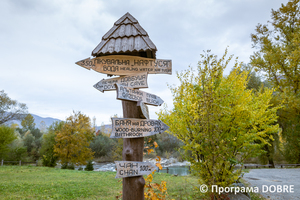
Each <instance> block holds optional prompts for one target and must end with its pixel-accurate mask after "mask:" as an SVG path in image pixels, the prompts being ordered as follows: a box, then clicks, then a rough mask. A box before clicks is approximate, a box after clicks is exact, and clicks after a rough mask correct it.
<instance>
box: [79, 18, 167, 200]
mask: <svg viewBox="0 0 300 200" xmlns="http://www.w3.org/2000/svg"><path fill="white" fill-rule="evenodd" d="M156 51H157V49H156V46H155V45H154V43H153V42H152V41H151V40H150V38H149V36H148V33H147V32H146V31H145V30H144V29H143V28H142V27H141V26H140V25H139V23H138V21H137V20H136V19H135V18H134V17H133V16H132V15H130V14H129V13H126V14H125V15H124V16H122V17H121V18H120V19H119V20H117V21H116V22H115V23H114V26H113V27H112V28H111V29H110V30H109V31H108V32H107V33H106V34H105V35H104V36H103V37H102V41H101V42H100V43H99V44H98V45H97V47H96V48H95V49H94V50H93V51H92V56H95V57H96V58H93V59H90V58H86V59H83V60H80V61H78V62H76V64H77V65H79V66H81V67H84V68H86V69H88V70H90V69H93V70H94V71H96V72H100V73H104V74H107V75H110V76H111V75H116V76H120V77H115V78H111V79H103V80H101V81H99V82H98V83H97V84H95V85H94V87H95V88H96V89H98V90H100V91H101V92H104V91H109V90H116V91H117V99H118V100H122V107H123V118H114V119H112V133H111V136H110V137H111V138H123V152H122V157H123V160H122V161H115V163H116V167H117V176H116V178H123V200H143V199H144V185H145V180H144V178H143V176H142V175H149V174H150V173H151V172H153V171H155V169H156V166H155V165H154V164H153V163H151V162H143V152H144V137H146V136H151V135H154V134H158V133H162V132H164V131H165V130H167V129H168V126H167V125H166V124H164V123H163V122H162V121H160V120H154V119H149V112H148V108H147V107H146V105H145V104H147V105H153V106H160V105H161V104H162V103H163V100H162V99H161V98H160V97H158V96H157V95H155V94H150V93H147V92H144V91H141V90H139V91H138V92H137V91H136V90H138V88H148V83H147V76H148V74H170V75H171V74H172V61H171V60H166V59H156Z"/></svg>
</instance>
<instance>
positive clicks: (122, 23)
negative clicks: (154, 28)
mask: <svg viewBox="0 0 300 200" xmlns="http://www.w3.org/2000/svg"><path fill="white" fill-rule="evenodd" d="M156 51H157V49H156V46H155V45H154V43H153V42H152V41H151V40H150V38H149V36H148V33H147V32H146V31H145V30H144V29H143V28H142V27H141V26H140V24H139V22H138V21H137V20H136V19H135V18H134V17H133V16H132V15H131V14H130V13H126V14H125V15H123V16H122V17H121V18H120V19H119V20H117V21H116V22H115V23H114V26H113V27H112V28H111V29H110V30H109V31H108V32H107V33H106V34H105V35H104V36H103V37H102V41H101V42H100V43H99V44H98V45H97V47H96V48H95V49H94V50H93V51H92V56H97V57H99V56H107V55H134V56H141V57H148V58H156Z"/></svg>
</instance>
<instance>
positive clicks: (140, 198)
mask: <svg viewBox="0 0 300 200" xmlns="http://www.w3.org/2000/svg"><path fill="white" fill-rule="evenodd" d="M122 107H123V118H140V116H141V113H140V111H139V109H138V107H137V102H132V101H122ZM143 151H144V138H143V137H142V138H124V139H123V155H122V156H123V160H124V161H140V162H142V161H143ZM144 185H145V180H144V178H143V176H136V177H129V178H123V200H144V199H145V198H144Z"/></svg>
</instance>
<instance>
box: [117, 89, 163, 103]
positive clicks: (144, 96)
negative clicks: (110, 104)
mask: <svg viewBox="0 0 300 200" xmlns="http://www.w3.org/2000/svg"><path fill="white" fill-rule="evenodd" d="M116 88H117V99H119V100H125V101H136V102H138V101H142V102H144V104H148V105H153V106H160V105H161V104H163V102H164V101H163V100H162V99H161V98H160V97H159V96H156V95H155V94H150V93H147V92H144V91H141V90H136V89H133V88H130V87H126V86H122V85H120V84H118V83H116Z"/></svg>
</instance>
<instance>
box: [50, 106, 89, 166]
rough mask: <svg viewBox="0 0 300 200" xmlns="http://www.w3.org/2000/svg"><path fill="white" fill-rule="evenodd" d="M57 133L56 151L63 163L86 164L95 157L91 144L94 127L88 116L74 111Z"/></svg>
mask: <svg viewBox="0 0 300 200" xmlns="http://www.w3.org/2000/svg"><path fill="white" fill-rule="evenodd" d="M55 134H56V136H55V142H56V144H55V146H54V152H55V154H56V155H57V156H58V157H59V160H60V162H61V163H62V164H63V165H69V164H74V165H85V164H86V163H87V161H88V160H91V159H93V154H94V153H93V152H92V150H91V149H90V148H89V145H90V142H91V141H92V139H93V137H94V129H93V128H92V125H91V120H90V118H89V117H88V116H86V115H84V114H82V113H81V112H73V115H71V116H70V117H68V118H67V119H66V122H65V123H64V125H63V127H62V128H61V129H60V130H59V131H57V132H55Z"/></svg>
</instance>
